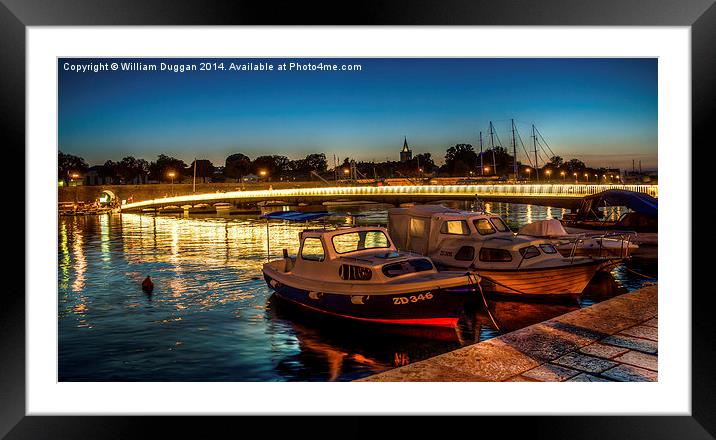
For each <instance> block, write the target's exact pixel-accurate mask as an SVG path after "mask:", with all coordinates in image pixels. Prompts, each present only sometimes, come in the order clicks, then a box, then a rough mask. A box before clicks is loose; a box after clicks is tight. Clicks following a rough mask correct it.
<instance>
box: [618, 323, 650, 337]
mask: <svg viewBox="0 0 716 440" xmlns="http://www.w3.org/2000/svg"><path fill="white" fill-rule="evenodd" d="M617 334H619V335H627V336H634V337H636V338H642V339H649V340H652V341H658V340H659V330H658V329H657V328H656V327H649V326H646V325H637V326H635V327H631V328H628V329H626V330H622V331H621V332H619V333H617Z"/></svg>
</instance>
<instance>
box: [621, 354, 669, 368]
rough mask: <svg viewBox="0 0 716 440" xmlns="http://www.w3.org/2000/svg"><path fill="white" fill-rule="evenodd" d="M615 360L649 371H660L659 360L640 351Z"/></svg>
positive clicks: (623, 355)
mask: <svg viewBox="0 0 716 440" xmlns="http://www.w3.org/2000/svg"><path fill="white" fill-rule="evenodd" d="M613 360H614V361H617V362H621V363H624V364H629V365H634V366H637V367H641V368H646V369H649V370H654V371H659V358H658V357H657V356H654V355H653V354H646V353H642V352H639V351H628V352H626V353H624V354H622V355H620V356H617V357H615V358H614V359H613Z"/></svg>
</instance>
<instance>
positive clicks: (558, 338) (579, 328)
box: [360, 285, 658, 382]
mask: <svg viewBox="0 0 716 440" xmlns="http://www.w3.org/2000/svg"><path fill="white" fill-rule="evenodd" d="M657 314H658V286H656V285H652V286H647V287H643V288H641V289H640V290H637V291H634V292H630V293H626V294H623V295H620V296H616V297H614V298H611V299H608V300H606V301H603V302H600V303H597V304H595V305H592V306H590V307H586V308H584V309H579V310H575V311H573V312H570V313H566V314H564V315H561V316H558V317H556V318H553V319H550V320H548V321H544V322H541V323H539V324H534V325H531V326H529V327H525V328H522V329H520V330H516V331H514V332H511V333H507V334H504V335H502V336H499V337H496V338H493V339H489V340H487V341H484V342H480V343H477V344H474V345H470V346H467V347H463V348H460V349H457V350H455V351H452V352H449V353H445V354H442V355H439V356H435V357H432V358H429V359H426V360H423V361H420V362H415V363H413V364H409V365H406V366H404V367H400V368H395V369H393V370H388V371H386V372H383V373H379V374H376V375H373V376H370V377H367V378H364V379H360V381H363V382H406V381H408V382H424V381H427V382H455V381H458V382H466V381H520V382H521V381H550V382H552V381H566V380H569V381H589V382H603V381H655V380H657V375H658V368H657V362H658V330H657V329H658V324H657V323H658V315H657Z"/></svg>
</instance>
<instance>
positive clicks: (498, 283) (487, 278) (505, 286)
mask: <svg viewBox="0 0 716 440" xmlns="http://www.w3.org/2000/svg"><path fill="white" fill-rule="evenodd" d="M480 277H481V278H484V279H486V280H487V281H489V282H491V283H495V284H497V285H498V286H502V287H504V288H505V289H509V290H512V291H513V292H517V293H519V294H520V295H528V294H527V293H525V292H522V291H521V290H517V289H515V288H514V287H510V286H508V285H505V284H502V283H500V282H497V281H495V280H493V279H492V278H489V277H486V276H483V275H480Z"/></svg>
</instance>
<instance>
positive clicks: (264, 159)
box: [58, 144, 605, 184]
mask: <svg viewBox="0 0 716 440" xmlns="http://www.w3.org/2000/svg"><path fill="white" fill-rule="evenodd" d="M194 165H195V164H194V162H191V163H189V164H187V163H185V162H184V161H183V160H181V159H177V158H175V157H171V156H167V155H165V154H160V155H159V156H157V159H156V160H154V161H151V162H149V161H147V160H145V159H139V158H135V157H132V156H127V157H124V158H123V159H122V160H120V161H117V162H115V161H112V160H108V161H106V162H105V163H104V164H102V165H99V166H95V167H92V168H93V169H94V171H96V173H97V176H98V177H101V178H102V179H104V181H105V182H108V183H109V182H111V183H114V184H128V183H151V182H164V183H169V182H171V181H174V182H181V181H182V180H183V179H184V178H187V177H192V176H193V175H194V172H195V169H194ZM517 165H518V169H519V170H520V175H521V177H524V175H525V171H526V169H527V168H529V167H530V166H531V165H524V164H522V163H521V162H520V161H519V160H518V161H517ZM513 166H514V160H513V156H512V155H510V154H509V153H508V152H507V150H506V149H505V148H503V147H501V146H496V147H494V148H490V149H487V150H485V151H483V152H482V153H479V152H476V151H475V149H474V148H473V146H472V145H470V144H457V145H455V146H453V147H450V148H448V149H447V151H446V153H445V162H444V164H443V165H442V166H437V165H436V164H435V162H434V160H433V158H432V156H431V154H430V153H421V154H417V155H415V156H414V157H413V158H412V159H411V160H408V161H405V162H400V161H385V162H373V161H371V162H367V161H354V160H352V159H351V158H348V157H346V158H343V160H342V161H341V162H340V164H336V166H335V167H332V168H329V166H328V161H327V159H326V155H325V154H324V153H315V154H309V155H307V156H306V157H304V158H302V159H289V158H288V157H286V156H282V155H263V156H258V157H256V158H254V159H251V158H250V157H249V156H247V155H245V154H243V153H235V154H232V155H230V156H228V157H227V158H226V160H225V162H224V164H223V166H218V167H217V166H215V165H214V164H213V163H211V161H209V160H206V159H198V160H196V177H197V181H200V182H206V181H207V179H209V181H212V182H239V181H241V180H242V179H243V178H244V177H246V176H249V175H252V174H253V175H256V176H258V177H259V178H261V179H262V180H271V181H279V180H314V179H316V175H319V176H321V178H324V179H326V180H333V179H336V178H337V179H339V180H340V179H345V178H347V177H348V176H351V177H353V176H354V177H357V178H367V179H383V178H391V177H404V178H420V177H431V176H440V177H443V176H444V177H470V176H473V177H476V176H478V175H486V176H499V177H507V176H509V175H511V174H512V173H513ZM89 169H90V167H89V165H88V164H87V162H86V161H85V160H84V159H83V158H81V157H78V156H73V155H70V154H64V153H62V152H61V151H60V152H59V155H58V177H59V178H60V179H62V180H63V181H65V183H68V182H69V181H70V180H71V179H72V178H73V177H72V176H73V175H82V176H83V175H84V174H85V173H87V171H89ZM353 170H355V173H354V172H353ZM546 170H550V174H551V173H554V174H551V176H550V177H551V178H552V179H555V180H556V179H560V177H561V178H563V179H572V178H573V177H572V176H573V174H574V173H577V174H578V175H580V176H581V175H583V174H585V173H587V174H589V175H590V176H591V175H592V174H597V173H603V172H605V169H603V168H599V169H594V168H589V167H587V166H586V165H585V164H584V163H583V162H582V161H580V160H578V159H571V160H569V161H565V160H563V159H562V158H561V157H559V156H554V157H551V158H550V159H549V161H548V162H547V163H545V164H543V165H542V166H540V169H539V170H538V172H540V173H542V174H541V175H542V176H543V178H544V172H545V171H546ZM560 173H564V174H561V176H560ZM600 176H601V174H600ZM579 180H583V179H581V178H580V179H579Z"/></svg>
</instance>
